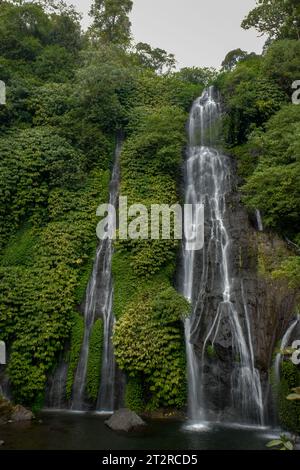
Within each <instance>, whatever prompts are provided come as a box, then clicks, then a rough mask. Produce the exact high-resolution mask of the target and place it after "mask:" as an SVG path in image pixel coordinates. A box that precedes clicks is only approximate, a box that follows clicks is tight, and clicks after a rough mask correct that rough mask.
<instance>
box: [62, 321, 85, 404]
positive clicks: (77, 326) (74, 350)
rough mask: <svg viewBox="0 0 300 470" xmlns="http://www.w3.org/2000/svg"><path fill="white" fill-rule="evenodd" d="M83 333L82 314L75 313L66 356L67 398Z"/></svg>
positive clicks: (70, 394) (69, 395)
mask: <svg viewBox="0 0 300 470" xmlns="http://www.w3.org/2000/svg"><path fill="white" fill-rule="evenodd" d="M83 335H84V319H83V317H82V315H79V314H78V313H75V314H74V316H73V322H72V329H71V346H70V352H69V357H68V363H69V367H68V375H67V384H66V397H67V399H68V400H69V399H70V398H71V396H72V389H73V382H74V377H75V373H76V369H77V364H78V360H79V356H80V351H81V346H82V341H83Z"/></svg>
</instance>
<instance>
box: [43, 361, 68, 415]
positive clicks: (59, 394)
mask: <svg viewBox="0 0 300 470" xmlns="http://www.w3.org/2000/svg"><path fill="white" fill-rule="evenodd" d="M67 373H68V364H67V362H66V361H65V360H64V358H63V357H62V358H61V360H60V362H59V365H58V366H57V368H56V370H55V373H54V375H53V377H52V380H51V382H50V385H49V388H48V389H47V394H46V404H47V406H48V405H49V407H50V408H53V409H55V410H62V409H65V408H66V382H67Z"/></svg>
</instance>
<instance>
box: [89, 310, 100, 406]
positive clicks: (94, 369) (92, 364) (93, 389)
mask: <svg viewBox="0 0 300 470" xmlns="http://www.w3.org/2000/svg"><path fill="white" fill-rule="evenodd" d="M103 333H104V325H103V321H102V320H100V319H99V320H97V321H96V322H95V324H94V325H93V328H92V332H91V337H90V345H89V357H88V366H87V380H86V388H87V394H88V397H89V398H90V399H91V400H92V401H94V402H95V401H96V400H97V398H98V392H99V386H100V379H101V366H102V351H103Z"/></svg>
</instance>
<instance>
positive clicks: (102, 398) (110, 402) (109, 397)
mask: <svg viewBox="0 0 300 470" xmlns="http://www.w3.org/2000/svg"><path fill="white" fill-rule="evenodd" d="M121 145H122V144H121V140H119V141H118V144H117V148H116V158H115V164H114V169H113V174H112V179H111V183H110V198H109V203H110V204H111V205H112V206H113V207H117V201H118V196H119V183H120V164H119V157H120V153H121ZM103 243H105V246H106V250H105V260H104V263H103V279H104V283H103V286H102V295H103V300H104V305H103V310H102V315H103V321H104V346H103V360H102V369H101V384H100V390H99V396H98V402H97V410H99V411H102V412H111V411H113V410H114V402H115V374H116V364H115V356H114V351H113V343H112V335H113V327H114V323H115V317H114V314H113V282H112V255H113V241H112V240H111V239H109V238H107V239H106V240H105V241H104V242H103Z"/></svg>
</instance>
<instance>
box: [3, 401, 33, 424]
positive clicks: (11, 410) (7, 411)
mask: <svg viewBox="0 0 300 470" xmlns="http://www.w3.org/2000/svg"><path fill="white" fill-rule="evenodd" d="M33 418H34V415H33V413H32V412H31V411H30V410H27V409H26V408H24V407H23V406H21V405H16V406H14V405H13V404H12V403H11V402H10V401H8V400H6V399H5V398H0V425H3V424H7V423H16V422H21V421H31V420H32V419H33Z"/></svg>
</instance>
